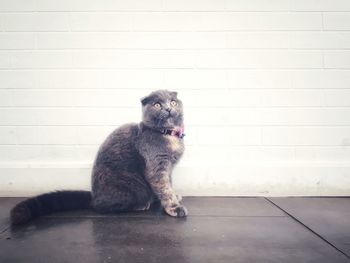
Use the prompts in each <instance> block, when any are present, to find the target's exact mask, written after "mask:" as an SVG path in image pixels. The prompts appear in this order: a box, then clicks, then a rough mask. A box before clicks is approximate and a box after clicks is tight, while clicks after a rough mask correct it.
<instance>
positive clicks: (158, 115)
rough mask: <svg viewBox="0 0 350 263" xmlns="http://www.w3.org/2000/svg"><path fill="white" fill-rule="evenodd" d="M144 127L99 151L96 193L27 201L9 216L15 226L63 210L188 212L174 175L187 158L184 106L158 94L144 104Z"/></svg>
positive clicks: (124, 130) (129, 128) (124, 132)
mask: <svg viewBox="0 0 350 263" xmlns="http://www.w3.org/2000/svg"><path fill="white" fill-rule="evenodd" d="M141 103H142V122H141V123H139V124H126V125H124V126H121V127H119V128H118V129H116V130H115V131H114V132H112V134H110V135H109V136H108V137H107V139H106V140H105V142H104V143H103V144H102V145H101V147H100V149H99V151H98V153H97V156H96V159H95V162H94V166H93V170H92V191H91V192H89V191H59V192H52V193H46V194H42V195H39V196H36V197H32V198H29V199H27V200H24V201H22V202H20V203H19V204H17V205H16V206H15V207H14V208H13V209H12V211H11V222H12V224H14V225H17V224H23V223H26V222H28V221H29V220H31V219H33V218H35V217H38V216H41V215H45V214H49V213H53V212H57V211H64V210H73V209H79V208H90V207H91V208H93V209H94V210H95V211H96V212H99V213H115V212H124V211H138V210H148V209H149V208H150V206H151V204H152V203H153V202H156V201H160V202H161V204H162V206H163V207H164V210H165V212H166V213H167V214H168V215H170V216H175V217H185V216H186V215H187V210H186V208H185V207H184V206H183V205H181V203H180V201H181V197H180V196H178V195H176V194H175V192H174V190H173V188H172V179H171V175H172V170H173V167H174V165H175V164H176V163H177V162H178V161H179V159H180V157H181V156H182V154H183V152H184V143H183V136H184V134H183V127H184V125H183V105H182V102H181V100H179V99H178V98H177V93H176V92H171V91H167V90H158V91H154V92H152V93H151V94H150V95H149V96H147V97H144V98H143V99H141Z"/></svg>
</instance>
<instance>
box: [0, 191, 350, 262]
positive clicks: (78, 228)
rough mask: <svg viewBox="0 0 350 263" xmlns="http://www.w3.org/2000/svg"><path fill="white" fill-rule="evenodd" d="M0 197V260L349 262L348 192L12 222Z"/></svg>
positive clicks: (190, 202)
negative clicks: (181, 211)
mask: <svg viewBox="0 0 350 263" xmlns="http://www.w3.org/2000/svg"><path fill="white" fill-rule="evenodd" d="M19 200H21V199H19V198H0V262H45V263H46V262H167V263H171V262H235V263H240V262H248V263H255V262H269V263H273V262H291V263H297V262H317V263H322V262H327V263H336V262H350V198H230V197H187V198H184V201H183V203H184V204H185V205H186V206H187V208H188V210H189V212H190V215H189V216H188V218H186V219H177V218H171V217H168V216H166V215H164V214H163V213H162V211H161V209H160V208H159V207H155V208H153V210H152V211H150V212H138V213H125V214H118V215H109V216H105V215H99V214H95V213H94V212H91V211H74V212H69V213H68V212H66V213H59V214H55V215H50V216H46V217H43V218H40V219H37V220H35V221H33V222H31V223H30V224H28V225H26V226H22V227H17V228H11V227H10V226H9V223H8V211H9V209H10V208H11V207H12V206H13V205H14V204H15V203H16V202H18V201H19Z"/></svg>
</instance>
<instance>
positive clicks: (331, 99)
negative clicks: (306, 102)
mask: <svg viewBox="0 0 350 263" xmlns="http://www.w3.org/2000/svg"><path fill="white" fill-rule="evenodd" d="M325 105H326V106H335V107H347V106H350V89H333V90H327V91H325Z"/></svg>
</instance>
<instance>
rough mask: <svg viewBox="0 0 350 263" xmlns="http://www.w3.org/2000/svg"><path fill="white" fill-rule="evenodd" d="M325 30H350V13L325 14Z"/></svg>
mask: <svg viewBox="0 0 350 263" xmlns="http://www.w3.org/2000/svg"><path fill="white" fill-rule="evenodd" d="M323 21H324V29H325V30H349V29H350V13H348V12H334V13H324V14H323Z"/></svg>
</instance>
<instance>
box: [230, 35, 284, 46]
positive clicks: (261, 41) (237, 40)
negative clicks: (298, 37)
mask: <svg viewBox="0 0 350 263" xmlns="http://www.w3.org/2000/svg"><path fill="white" fill-rule="evenodd" d="M290 46H291V45H290V33H289V32H270V31H266V32H229V33H227V47H229V48H245V49H248V48H267V49H273V48H289V47H290Z"/></svg>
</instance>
